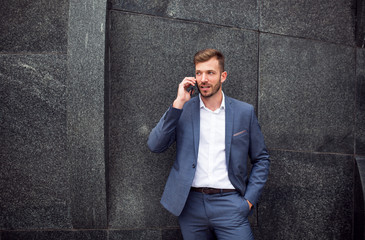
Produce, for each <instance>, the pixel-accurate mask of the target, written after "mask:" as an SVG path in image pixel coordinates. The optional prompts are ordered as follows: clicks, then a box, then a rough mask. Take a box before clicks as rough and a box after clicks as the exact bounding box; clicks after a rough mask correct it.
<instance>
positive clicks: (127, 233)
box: [108, 229, 161, 240]
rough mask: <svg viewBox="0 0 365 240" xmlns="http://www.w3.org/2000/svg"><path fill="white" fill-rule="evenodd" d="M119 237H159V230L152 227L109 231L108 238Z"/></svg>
mask: <svg viewBox="0 0 365 240" xmlns="http://www.w3.org/2000/svg"><path fill="white" fill-rule="evenodd" d="M119 239H128V240H150V239H161V231H160V230H153V229H137V230H111V231H109V238H108V240H119Z"/></svg>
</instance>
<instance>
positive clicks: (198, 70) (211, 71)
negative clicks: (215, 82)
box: [195, 69, 215, 72]
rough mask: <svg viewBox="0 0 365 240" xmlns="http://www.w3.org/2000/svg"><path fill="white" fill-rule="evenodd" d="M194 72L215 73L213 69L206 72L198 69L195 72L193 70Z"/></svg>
mask: <svg viewBox="0 0 365 240" xmlns="http://www.w3.org/2000/svg"><path fill="white" fill-rule="evenodd" d="M195 72H215V70H214V69H208V70H199V69H197V70H195Z"/></svg>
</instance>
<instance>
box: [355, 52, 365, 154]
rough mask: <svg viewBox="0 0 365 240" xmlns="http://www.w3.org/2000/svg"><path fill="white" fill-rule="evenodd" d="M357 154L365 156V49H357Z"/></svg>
mask: <svg viewBox="0 0 365 240" xmlns="http://www.w3.org/2000/svg"><path fill="white" fill-rule="evenodd" d="M356 51H357V58H356V60H357V65H356V66H357V68H356V74H357V94H356V96H357V99H356V130H355V135H356V154H357V155H362V156H365V50H364V49H357V50H356Z"/></svg>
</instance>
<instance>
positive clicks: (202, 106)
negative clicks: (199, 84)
mask: <svg viewBox="0 0 365 240" xmlns="http://www.w3.org/2000/svg"><path fill="white" fill-rule="evenodd" d="M222 95H223V97H222V102H221V106H220V107H219V108H218V109H216V110H215V111H214V112H219V111H220V110H221V109H225V108H226V101H225V97H224V93H223V91H222ZM199 101H200V108H205V109H206V110H208V111H211V112H212V110H210V109H209V108H207V107H206V106H205V105H204V102H203V100H202V98H201V96H200V94H199Z"/></svg>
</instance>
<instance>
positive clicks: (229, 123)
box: [225, 96, 234, 167]
mask: <svg viewBox="0 0 365 240" xmlns="http://www.w3.org/2000/svg"><path fill="white" fill-rule="evenodd" d="M225 101H226V102H225V104H226V109H225V113H226V139H225V142H226V163H227V167H228V166H229V156H230V153H231V142H232V135H233V116H234V111H233V109H232V105H231V103H232V101H231V99H230V98H229V97H227V96H225Z"/></svg>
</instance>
